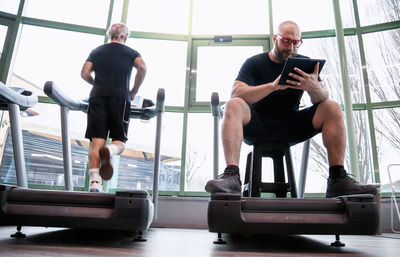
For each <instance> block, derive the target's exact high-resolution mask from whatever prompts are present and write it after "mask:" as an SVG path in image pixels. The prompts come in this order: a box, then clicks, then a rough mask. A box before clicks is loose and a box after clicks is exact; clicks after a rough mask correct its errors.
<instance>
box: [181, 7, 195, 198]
mask: <svg viewBox="0 0 400 257" xmlns="http://www.w3.org/2000/svg"><path fill="white" fill-rule="evenodd" d="M193 1H194V0H190V4H189V22H188V37H187V54H186V78H185V102H184V105H183V124H182V148H181V149H182V151H181V177H180V183H179V194H180V195H184V192H185V177H186V147H187V127H188V110H189V104H190V83H191V72H192V67H191V63H192V41H193V39H192V38H193V36H192V24H193Z"/></svg>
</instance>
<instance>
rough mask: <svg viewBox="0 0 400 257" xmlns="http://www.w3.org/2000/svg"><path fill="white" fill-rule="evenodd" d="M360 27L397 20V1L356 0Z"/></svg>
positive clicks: (398, 7)
mask: <svg viewBox="0 0 400 257" xmlns="http://www.w3.org/2000/svg"><path fill="white" fill-rule="evenodd" d="M357 5H358V12H359V15H360V23H361V26H367V25H373V24H378V23H384V22H390V21H396V20H397V21H398V20H399V11H400V6H399V1H398V0H361V1H360V0H357Z"/></svg>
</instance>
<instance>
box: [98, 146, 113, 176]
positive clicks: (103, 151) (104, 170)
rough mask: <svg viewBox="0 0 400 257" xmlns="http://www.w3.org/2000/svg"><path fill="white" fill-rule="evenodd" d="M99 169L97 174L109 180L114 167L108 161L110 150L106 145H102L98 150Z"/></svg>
mask: <svg viewBox="0 0 400 257" xmlns="http://www.w3.org/2000/svg"><path fill="white" fill-rule="evenodd" d="M99 155H100V169H99V175H100V177H101V178H102V179H103V180H110V179H111V178H112V176H113V174H114V168H113V166H112V165H111V162H110V150H108V148H107V147H102V148H100V150H99Z"/></svg>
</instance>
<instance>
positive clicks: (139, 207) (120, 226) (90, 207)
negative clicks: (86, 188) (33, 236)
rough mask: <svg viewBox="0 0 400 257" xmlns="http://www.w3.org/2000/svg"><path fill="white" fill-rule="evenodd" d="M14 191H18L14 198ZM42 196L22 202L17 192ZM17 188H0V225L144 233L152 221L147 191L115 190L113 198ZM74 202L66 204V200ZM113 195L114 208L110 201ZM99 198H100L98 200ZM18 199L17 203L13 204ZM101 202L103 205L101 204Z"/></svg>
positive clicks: (151, 203) (149, 198)
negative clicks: (36, 199)
mask: <svg viewBox="0 0 400 257" xmlns="http://www.w3.org/2000/svg"><path fill="white" fill-rule="evenodd" d="M13 190H15V192H18V194H17V195H16V196H14V197H13V195H12V194H13V192H12V191H13ZM22 190H23V192H24V193H26V194H29V192H34V194H42V197H40V198H38V201H36V202H35V201H33V200H32V199H33V198H32V199H30V201H25V202H22V201H21V200H20V198H19V197H17V196H19V194H20V192H22ZM22 190H21V189H20V188H16V187H10V186H6V185H0V199H1V209H0V225H20V226H21V225H23V226H46V227H68V228H90V229H110V230H129V231H135V232H138V231H145V230H147V229H148V228H149V227H150V224H151V222H152V221H153V212H154V205H153V202H152V200H151V197H150V195H149V194H148V193H147V192H146V191H142V190H134V191H118V192H116V193H115V195H111V194H107V197H105V195H104V194H99V193H89V192H76V193H75V192H68V191H58V192H57V194H55V195H57V196H58V197H59V199H55V197H54V191H48V190H35V189H22ZM74 194H75V196H76V199H75V201H65V198H63V195H65V196H66V198H69V199H72V198H73V196H74ZM110 196H114V200H113V203H114V204H113V206H110V205H109V203H110V200H109V199H104V198H110ZM99 198H102V199H99ZM16 200H18V201H16ZM101 203H103V205H102V204H101Z"/></svg>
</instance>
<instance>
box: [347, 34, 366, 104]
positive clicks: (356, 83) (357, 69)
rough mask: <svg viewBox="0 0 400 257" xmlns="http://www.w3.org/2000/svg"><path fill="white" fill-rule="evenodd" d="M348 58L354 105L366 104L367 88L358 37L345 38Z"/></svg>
mask: <svg viewBox="0 0 400 257" xmlns="http://www.w3.org/2000/svg"><path fill="white" fill-rule="evenodd" d="M344 42H345V47H346V57H347V70H348V73H349V75H348V77H349V83H350V87H351V92H352V95H351V97H352V102H353V103H365V88H364V81H363V79H362V70H361V59H360V50H359V47H358V40H357V37H356V36H346V37H345V38H344Z"/></svg>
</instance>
